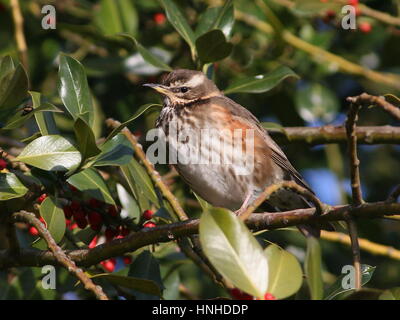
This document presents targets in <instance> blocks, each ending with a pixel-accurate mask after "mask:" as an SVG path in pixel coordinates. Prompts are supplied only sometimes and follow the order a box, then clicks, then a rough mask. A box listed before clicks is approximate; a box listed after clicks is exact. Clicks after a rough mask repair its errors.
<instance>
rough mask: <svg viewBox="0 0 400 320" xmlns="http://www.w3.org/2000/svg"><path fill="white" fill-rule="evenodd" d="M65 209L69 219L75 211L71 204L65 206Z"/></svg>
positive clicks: (66, 216)
mask: <svg viewBox="0 0 400 320" xmlns="http://www.w3.org/2000/svg"><path fill="white" fill-rule="evenodd" d="M63 211H64V215H65V218H67V219H71V218H72V215H73V213H74V211H73V210H72V208H71V207H70V206H65V207H63Z"/></svg>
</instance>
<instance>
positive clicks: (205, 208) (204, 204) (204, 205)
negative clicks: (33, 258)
mask: <svg viewBox="0 0 400 320" xmlns="http://www.w3.org/2000/svg"><path fill="white" fill-rule="evenodd" d="M193 194H194V196H195V197H196V199H197V201H198V202H199V204H200V206H201V209H202V210H203V212H204V211H208V210H210V209H211V208H212V206H211V204H209V203H208V202H207V201H206V200H204V199H203V198H202V197H200V196H199V195H198V194H197V193H195V192H194V191H193Z"/></svg>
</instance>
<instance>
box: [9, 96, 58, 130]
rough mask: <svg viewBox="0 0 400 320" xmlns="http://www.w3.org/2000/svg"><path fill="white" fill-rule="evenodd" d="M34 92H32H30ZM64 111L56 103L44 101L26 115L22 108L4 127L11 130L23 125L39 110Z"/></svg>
mask: <svg viewBox="0 0 400 320" xmlns="http://www.w3.org/2000/svg"><path fill="white" fill-rule="evenodd" d="M29 93H30V94H32V92H29ZM44 111H49V112H62V111H61V110H60V109H58V108H57V107H56V106H55V105H53V104H51V103H43V104H41V105H40V106H39V107H37V108H34V109H33V110H32V111H30V112H29V113H27V114H25V115H24V110H23V109H21V110H19V111H18V112H16V113H15V114H14V116H12V117H11V119H10V120H8V122H7V123H6V125H5V126H4V127H3V128H2V129H3V130H11V129H15V128H18V127H20V126H22V125H23V124H24V123H25V122H26V121H28V120H29V119H30V118H31V117H32V116H33V115H35V113H37V112H44Z"/></svg>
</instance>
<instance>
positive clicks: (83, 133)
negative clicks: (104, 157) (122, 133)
mask: <svg viewBox="0 0 400 320" xmlns="http://www.w3.org/2000/svg"><path fill="white" fill-rule="evenodd" d="M74 131H75V137H76V141H77V142H78V150H79V151H80V153H81V155H82V163H83V162H84V161H85V160H86V159H88V158H91V157H94V156H96V155H98V154H99V153H100V152H101V150H100V149H99V148H98V147H97V145H96V138H95V137H94V133H93V131H92V129H91V128H90V127H89V126H88V124H87V123H86V122H85V121H84V120H82V119H81V118H78V119H76V120H75V123H74Z"/></svg>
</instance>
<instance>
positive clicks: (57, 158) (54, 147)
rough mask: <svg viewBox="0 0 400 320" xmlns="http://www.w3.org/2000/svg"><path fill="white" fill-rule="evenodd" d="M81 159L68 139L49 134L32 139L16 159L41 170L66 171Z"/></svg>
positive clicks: (74, 166) (77, 164)
mask: <svg viewBox="0 0 400 320" xmlns="http://www.w3.org/2000/svg"><path fill="white" fill-rule="evenodd" d="M81 159H82V157H81V154H80V153H79V151H78V150H77V149H76V148H75V147H74V146H73V144H72V143H71V142H70V141H69V140H67V139H66V138H64V137H61V136H58V135H50V136H43V137H40V138H37V139H36V140H33V141H32V142H31V143H30V144H28V145H27V146H26V147H25V148H24V150H22V152H21V153H20V155H19V156H18V157H17V159H16V160H18V161H22V162H25V163H27V164H29V165H31V166H34V167H37V168H40V169H43V170H51V171H68V170H71V169H74V168H76V167H78V166H79V164H80V162H81Z"/></svg>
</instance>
